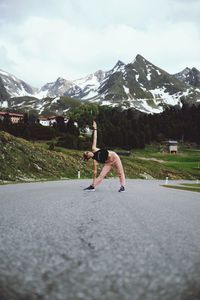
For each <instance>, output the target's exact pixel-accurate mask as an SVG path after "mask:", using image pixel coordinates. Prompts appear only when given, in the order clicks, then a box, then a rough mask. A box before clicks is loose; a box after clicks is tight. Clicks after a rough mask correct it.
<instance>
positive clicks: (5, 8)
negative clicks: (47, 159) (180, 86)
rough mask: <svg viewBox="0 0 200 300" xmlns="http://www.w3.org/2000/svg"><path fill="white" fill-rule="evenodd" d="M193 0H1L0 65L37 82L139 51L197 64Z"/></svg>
mask: <svg viewBox="0 0 200 300" xmlns="http://www.w3.org/2000/svg"><path fill="white" fill-rule="evenodd" d="M199 13H200V0H151V1H150V0H139V1H138V0H0V69H3V70H4V71H7V72H10V73H12V74H14V75H16V76H17V77H18V78H20V79H23V80H24V81H26V82H27V83H29V84H31V85H33V86H35V87H41V86H42V85H44V84H45V83H47V82H51V81H55V80H56V79H57V77H64V78H66V79H69V80H72V79H77V78H80V77H83V76H86V75H88V74H90V73H93V72H95V71H97V70H99V69H102V70H104V71H106V70H109V69H111V68H112V67H113V66H114V65H115V63H116V62H117V61H118V60H119V59H120V60H122V61H123V62H124V63H129V62H132V61H133V60H134V58H135V56H136V55H137V54H141V55H142V56H144V57H145V58H146V59H148V60H150V61H151V62H152V63H153V64H155V65H157V66H159V67H161V68H162V69H164V70H165V71H167V72H169V73H176V72H179V71H181V70H182V69H184V68H185V67H187V66H188V67H193V66H195V67H196V68H198V69H200V17H199Z"/></svg>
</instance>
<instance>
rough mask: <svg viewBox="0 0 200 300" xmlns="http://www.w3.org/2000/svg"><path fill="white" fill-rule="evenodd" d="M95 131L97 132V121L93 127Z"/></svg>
mask: <svg viewBox="0 0 200 300" xmlns="http://www.w3.org/2000/svg"><path fill="white" fill-rule="evenodd" d="M92 127H93V129H94V130H96V129H97V123H96V122H95V121H93V125H92Z"/></svg>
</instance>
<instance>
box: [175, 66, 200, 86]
mask: <svg viewBox="0 0 200 300" xmlns="http://www.w3.org/2000/svg"><path fill="white" fill-rule="evenodd" d="M174 76H175V77H176V78H177V79H179V80H180V81H182V82H184V83H186V84H188V85H191V86H193V87H196V88H200V71H199V70H198V69H196V68H192V69H190V68H185V69H184V70H183V71H181V72H179V73H176V74H174Z"/></svg>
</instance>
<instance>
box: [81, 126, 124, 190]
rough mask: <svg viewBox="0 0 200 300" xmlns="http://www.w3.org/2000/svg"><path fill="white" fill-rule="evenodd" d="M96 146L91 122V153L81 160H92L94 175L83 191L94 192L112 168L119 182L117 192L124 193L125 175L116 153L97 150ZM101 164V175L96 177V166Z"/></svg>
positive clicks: (94, 127)
mask: <svg viewBox="0 0 200 300" xmlns="http://www.w3.org/2000/svg"><path fill="white" fill-rule="evenodd" d="M96 146H97V124H96V122H95V121H93V143H92V151H86V152H84V155H83V160H84V161H88V160H89V159H90V158H92V159H93V160H94V175H93V182H92V184H91V185H90V186H88V187H87V188H85V189H84V190H85V191H95V187H96V186H97V185H98V184H100V183H101V181H102V180H103V179H104V177H105V176H106V175H107V174H108V172H109V171H110V169H111V168H112V167H113V168H114V169H115V170H116V172H117V175H118V176H119V180H120V185H121V186H120V189H119V191H118V192H125V188H124V186H125V175H124V169H123V166H122V163H121V160H120V158H119V156H118V155H117V153H115V152H113V151H108V150H106V149H99V148H97V147H96ZM98 163H102V164H104V166H103V168H102V170H101V173H100V174H99V176H98V177H96V175H97V164H98Z"/></svg>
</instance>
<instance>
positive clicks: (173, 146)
mask: <svg viewBox="0 0 200 300" xmlns="http://www.w3.org/2000/svg"><path fill="white" fill-rule="evenodd" d="M167 149H168V152H169V153H171V154H176V153H177V152H178V142H177V141H171V140H169V141H168V142H167Z"/></svg>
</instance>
